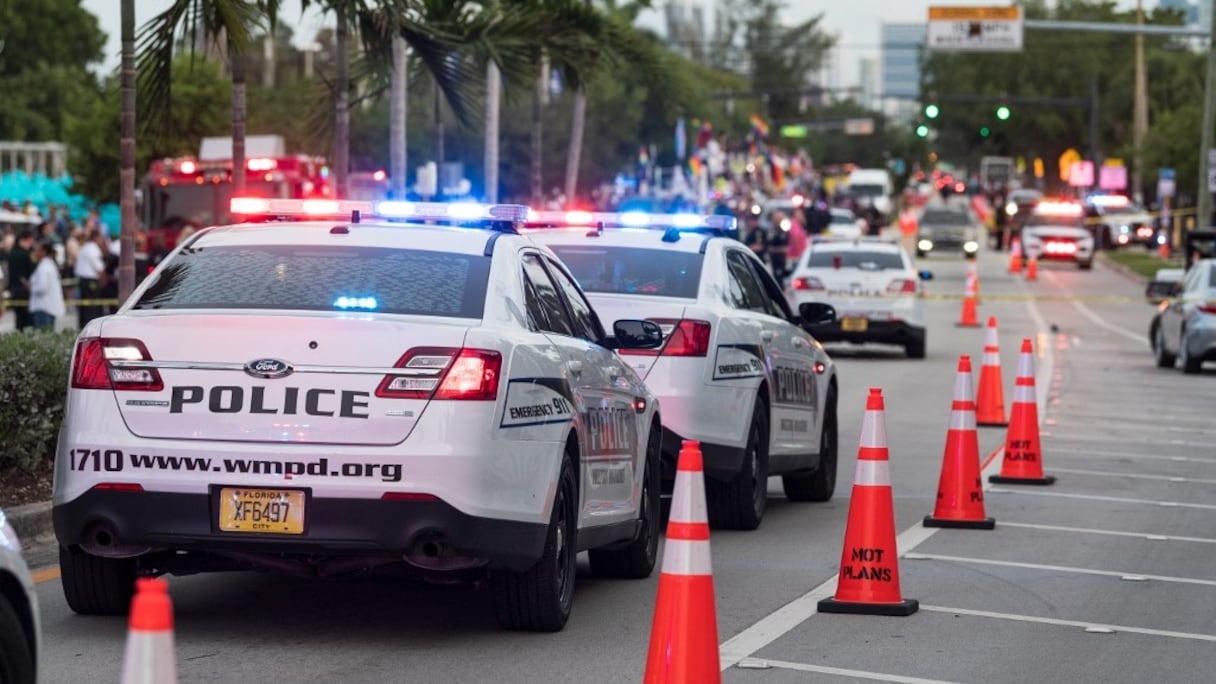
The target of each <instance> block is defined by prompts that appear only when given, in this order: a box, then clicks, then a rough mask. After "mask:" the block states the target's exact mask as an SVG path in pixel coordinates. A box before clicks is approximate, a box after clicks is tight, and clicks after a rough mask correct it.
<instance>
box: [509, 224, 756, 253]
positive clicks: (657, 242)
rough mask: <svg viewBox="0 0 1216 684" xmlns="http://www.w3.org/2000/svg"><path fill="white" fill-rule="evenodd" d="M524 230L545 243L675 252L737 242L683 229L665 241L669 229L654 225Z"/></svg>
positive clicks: (693, 250) (699, 250) (702, 249)
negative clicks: (675, 238)
mask: <svg viewBox="0 0 1216 684" xmlns="http://www.w3.org/2000/svg"><path fill="white" fill-rule="evenodd" d="M522 234H523V235H524V236H525V237H528V238H531V239H532V240H534V241H536V242H538V243H540V244H544V245H585V246H591V247H594V246H603V247H629V248H633V249H661V250H664V251H671V252H703V251H705V248H706V247H708V245H709V243H710V242H716V241H717V242H737V241H735V240H733V239H730V238H722V237H715V236H714V235H711V234H706V233H700V232H696V231H682V232H681V233H680V239H679V240H676V241H675V242H664V241H663V236H664V235H665V234H666V231H663V230H657V229H653V228H606V229H604V230H603V232H598V231H596V230H595V229H594V228H587V227H580V228H527V229H524V230H523V231H522Z"/></svg>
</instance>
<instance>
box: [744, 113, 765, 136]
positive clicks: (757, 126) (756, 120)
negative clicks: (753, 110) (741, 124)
mask: <svg viewBox="0 0 1216 684" xmlns="http://www.w3.org/2000/svg"><path fill="white" fill-rule="evenodd" d="M748 121H750V122H751V124H752V130H754V131H756V132H757V133H759V134H760V137H762V138H766V137H768V124H767V123H765V121H764V119H761V118H760V115H759V114H752V115H751V117H750V118H749V119H748Z"/></svg>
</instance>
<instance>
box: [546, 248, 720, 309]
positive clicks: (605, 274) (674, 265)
mask: <svg viewBox="0 0 1216 684" xmlns="http://www.w3.org/2000/svg"><path fill="white" fill-rule="evenodd" d="M549 247H550V248H551V249H552V250H553V251H554V252H557V255H558V256H559V257H561V259H562V261H563V262H565V264H566V266H567V267H568V268H569V269H570V272H571V273H573V274H574V277H575V278H576V279H578V284H579V285H580V286H581V287H582V288H583V290H584V291H586V292H605V293H614V294H645V295H657V296H660V297H683V298H686V299H693V298H695V297H696V296H697V290H698V288H699V287H700V285H701V260H702V259H703V256H702V255H701V254H695V253H688V252H675V251H666V250H658V249H632V248H628V247H589V246H584V245H579V246H573V245H550V246H549Z"/></svg>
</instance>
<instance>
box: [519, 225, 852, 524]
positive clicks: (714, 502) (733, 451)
mask: <svg viewBox="0 0 1216 684" xmlns="http://www.w3.org/2000/svg"><path fill="white" fill-rule="evenodd" d="M734 222H735V219H734V218H733V217H730V216H696V215H687V214H674V215H653V214H647V213H643V212H623V213H618V214H612V213H597V214H591V213H587V212H577V211H576V212H536V213H534V214H533V215H532V217H531V219H530V224H529V225H530V227H532V228H535V230H533V231H531V232H530V234H531V236H532V239H534V240H536V241H537V242H541V243H543V244H545V245H547V246H549V247H550V248H551V249H552V250H553V251H554V252H556V253H557V254H558V256H560V257H561V258H562V260H563V261H564V262H565V263H566V264H567V265H568V266H569V268H570V270H571V272H572V273H574V275H575V276H576V277H577V278H578V279H579V284H580V285H581V286H582V287H583V289H584V290H585V291H586V292H587V294H588V297H589V298H590V299H591V302H592V304H594V305H595V308H596V310H598V311H599V312H601V314H603V315H605V316H607V317H608V318H612V317H616V316H633V315H637V316H642V317H645V318H646V319H648V320H650V321H653V322H655V323H657V324H658V325H659V326H660V327H661V328H662V330H663V337H664V344H663V346H662V348H660V349H655V350H646V349H622V350H620V353H621V355H622V356H623V357H624V358H625V359H626V360H627V362H628V363H629V365H630V366H632V367H633V368H634V370H636V371H637V372H638V373H639V374H640V375H641V376H642V377H644V378H645V380H646V384H647V386H649V387H650V389H651V391H653V392H654V393H655V394H656V395H658V398H659V402H660V404H661V405H662V407H663V456H664V466H665V469H664V470H665V475H666V480H670V479H672V478H673V477H674V465H675V460H676V457H677V455H678V452H679V446H680V442H681V440H685V439H692V440H697V441H699V442H701V451H702V454H703V457H704V467H705V472H706V474H707V476H708V477H707V479H706V495H707V503H708V506H709V518H710V523H711V524H712V525H715V526H717V527H723V528H734V529H754V528H756V527H758V526H759V525H760V523H761V521H762V519H763V517H764V512H765V508H766V505H767V503H766V502H767V495H768V477H769V476H770V475H781V476H782V481H783V484H784V489H785V494H786V496H787V497H788V498H789V499H791V500H794V501H826V500H828V499H830V498H831V496H832V493H833V491H834V489H835V484H836V459H837V454H836V448H837V432H836V397H837V385H836V368H835V366H834V365H833V363H832V360H831V359H830V358H829V357H828V355H827V354H826V353H825V352H824V350H823V348H822V347H821V346H820V344H819V343H818V342H817V341H815V339H814V338H812V337H811V336H810V335H809V334H808V333H807V332H806V331H805V330H804V326H806V325H808V324H809V323H818V322H821V321H823V320H830V318H831V311H830V308H829V307H825V306H822V305H812V306H810V307H807V308H805V309H803V310H802V311H800V312H799V313H797V314H795V313H794V312H793V311H791V310H790V308H789V304H788V303H787V302H786V300H785V298H784V297H783V296H782V292H781V287H780V286H779V285H778V284H777V281H776V280H775V279H774V278H773V276H772V275H771V274H770V273H769V272H768V270H766V269H765V267H764V264H763V263H761V262H760V260H759V259H757V258H756V256H755V255H754V254H753V253H752V252H751V250H749V249H748V248H747V247H745V246H744V245H743V244H741V243H740V242H738V241H737V240H735V239H733V237H731V236H733V235H734Z"/></svg>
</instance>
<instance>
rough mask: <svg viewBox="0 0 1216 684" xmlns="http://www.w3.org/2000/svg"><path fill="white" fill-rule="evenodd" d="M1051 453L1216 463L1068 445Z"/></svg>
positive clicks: (1213, 461)
mask: <svg viewBox="0 0 1216 684" xmlns="http://www.w3.org/2000/svg"><path fill="white" fill-rule="evenodd" d="M1051 453H1053V454H1055V453H1060V454H1084V455H1086V456H1097V457H1100V458H1133V459H1137V460H1141V461H1174V462H1177V463H1209V464H1213V465H1216V458H1203V457H1202V456H1158V455H1156V454H1143V453H1141V454H1129V453H1127V452H1112V451H1105V450H1098V449H1069V448H1068V447H1052V448H1051Z"/></svg>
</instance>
